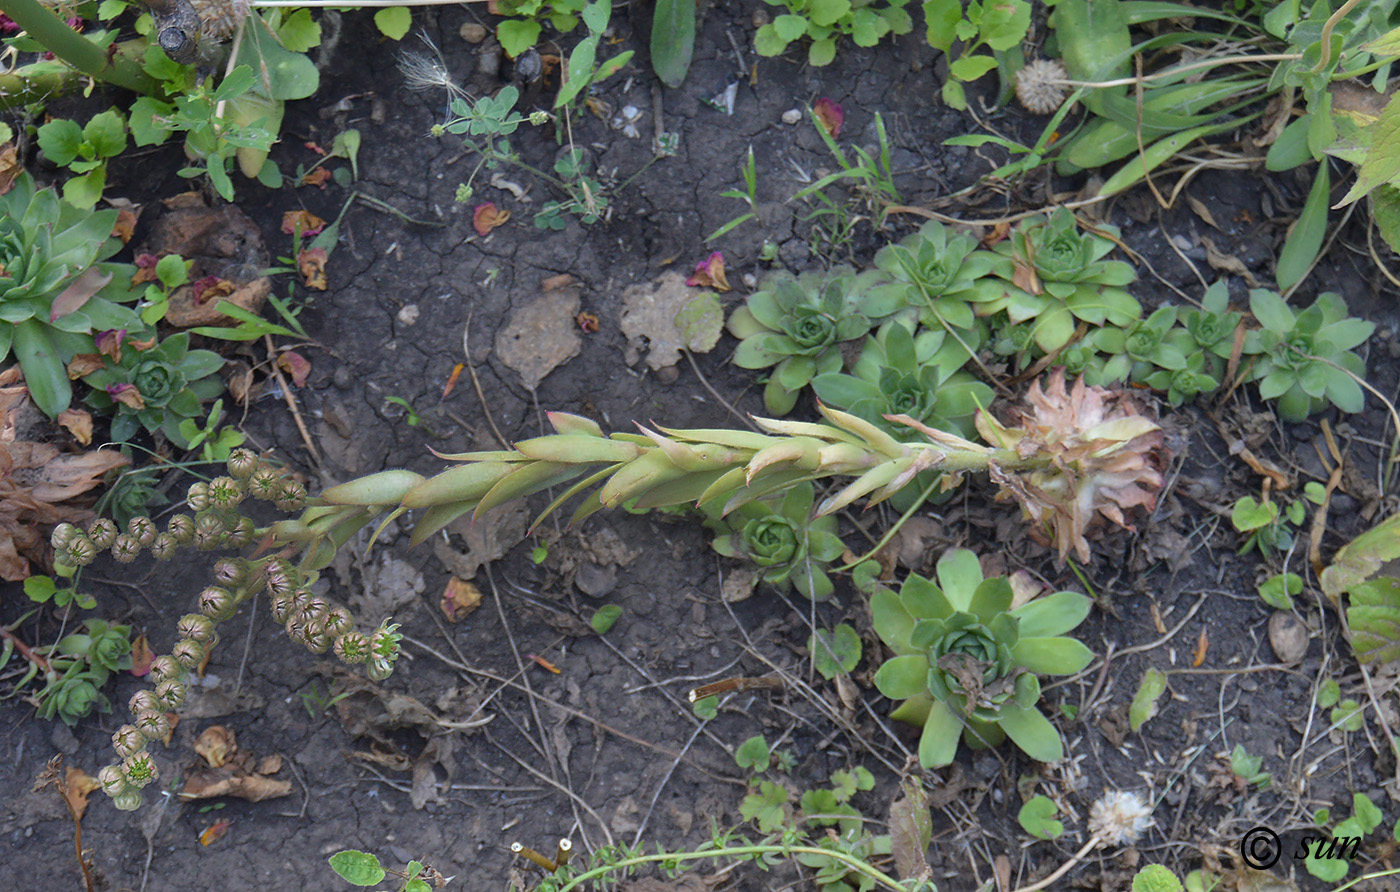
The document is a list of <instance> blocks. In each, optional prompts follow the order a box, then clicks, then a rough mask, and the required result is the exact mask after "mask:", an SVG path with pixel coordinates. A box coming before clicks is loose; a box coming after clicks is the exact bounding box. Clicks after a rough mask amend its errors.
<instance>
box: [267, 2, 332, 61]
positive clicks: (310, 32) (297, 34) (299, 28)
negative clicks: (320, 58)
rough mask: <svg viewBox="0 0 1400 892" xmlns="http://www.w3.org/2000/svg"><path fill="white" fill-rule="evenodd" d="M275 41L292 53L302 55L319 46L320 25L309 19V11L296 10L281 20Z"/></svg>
mask: <svg viewBox="0 0 1400 892" xmlns="http://www.w3.org/2000/svg"><path fill="white" fill-rule="evenodd" d="M277 39H278V40H280V41H282V45H283V46H284V47H286V48H287V49H289V50H291V51H292V52H294V53H304V52H306V51H307V50H309V49H314V48H315V47H318V46H320V45H321V23H320V22H318V21H316V20H315V19H313V18H312V17H311V10H309V9H298V10H297V11H296V12H293V13H292V14H291V15H289V16H287V17H286V18H285V19H283V20H282V24H281V25H279V26H278V28H277Z"/></svg>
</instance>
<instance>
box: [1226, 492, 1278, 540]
mask: <svg viewBox="0 0 1400 892" xmlns="http://www.w3.org/2000/svg"><path fill="white" fill-rule="evenodd" d="M1276 520H1278V503H1277V502H1259V501H1256V500H1255V498H1254V497H1253V496H1243V497H1241V498H1240V500H1239V501H1238V502H1236V503H1235V507H1234V509H1233V510H1232V511H1231V512H1230V523H1231V524H1232V525H1233V526H1234V527H1235V529H1236V530H1239V531H1240V532H1241V533H1249V532H1253V531H1254V530H1258V529H1262V528H1263V527H1266V526H1268V525H1269V524H1271V523H1273V522H1274V521H1276Z"/></svg>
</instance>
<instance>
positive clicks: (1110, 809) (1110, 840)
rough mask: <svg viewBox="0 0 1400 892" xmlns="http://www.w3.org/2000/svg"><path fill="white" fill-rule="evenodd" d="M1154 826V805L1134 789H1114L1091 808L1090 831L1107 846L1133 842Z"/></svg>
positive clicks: (1124, 844)
mask: <svg viewBox="0 0 1400 892" xmlns="http://www.w3.org/2000/svg"><path fill="white" fill-rule="evenodd" d="M1151 827H1152V806H1150V805H1148V804H1147V803H1146V802H1143V801H1142V797H1141V796H1139V795H1138V794H1137V793H1131V792H1110V793H1105V794H1103V795H1102V796H1100V797H1099V800H1098V801H1097V802H1095V803H1094V806H1093V808H1091V809H1090V810H1089V832H1090V833H1092V834H1093V835H1094V836H1097V837H1098V838H1099V839H1100V840H1102V841H1103V842H1104V843H1105V844H1107V845H1115V846H1126V845H1132V844H1133V843H1134V842H1136V841H1137V838H1138V837H1139V836H1141V835H1142V833H1143V832H1144V831H1146V830H1148V829H1150V828H1151Z"/></svg>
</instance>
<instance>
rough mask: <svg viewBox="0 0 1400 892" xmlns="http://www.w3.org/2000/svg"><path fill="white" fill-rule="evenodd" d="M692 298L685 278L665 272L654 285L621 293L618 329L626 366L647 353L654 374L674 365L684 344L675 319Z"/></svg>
mask: <svg viewBox="0 0 1400 892" xmlns="http://www.w3.org/2000/svg"><path fill="white" fill-rule="evenodd" d="M694 298H695V293H694V292H693V291H691V290H690V286H688V285H686V279H685V275H684V274H683V273H679V272H668V273H666V274H664V275H662V276H661V277H660V278H659V279H657V280H655V281H653V282H642V283H640V284H637V285H632V286H630V287H629V288H627V289H626V290H624V291H623V292H622V320H621V326H622V333H623V334H624V335H626V336H627V353H626V357H625V359H626V361H627V364H628V365H635V364H636V363H637V362H638V360H640V359H641V355H642V351H643V350H646V351H647V354H646V360H647V365H649V366H651V368H652V369H653V370H660V369H664V368H667V367H668V366H673V365H675V364H676V363H677V362H678V361H679V360H680V358H681V348H682V347H683V346H684V345H685V343H686V341H685V335H684V333H683V332H681V331H680V329H679V328H678V327H677V325H676V316H677V315H679V314H680V313H681V311H682V310H684V309H685V308H686V306H687V305H688V304H689V303H690V302H691V301H692V300H693V299H694Z"/></svg>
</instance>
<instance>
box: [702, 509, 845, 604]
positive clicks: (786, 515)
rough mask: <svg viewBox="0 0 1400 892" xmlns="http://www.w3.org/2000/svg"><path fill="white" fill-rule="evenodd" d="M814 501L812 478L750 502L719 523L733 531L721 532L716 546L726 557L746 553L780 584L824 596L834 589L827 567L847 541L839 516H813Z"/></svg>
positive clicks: (819, 597) (764, 576)
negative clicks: (779, 493) (841, 534)
mask: <svg viewBox="0 0 1400 892" xmlns="http://www.w3.org/2000/svg"><path fill="white" fill-rule="evenodd" d="M815 500H816V496H815V491H814V490H813V488H812V484H810V483H802V484H799V485H797V486H794V487H793V488H792V489H789V490H788V491H787V492H786V493H785V494H784V495H783V497H782V498H781V499H778V500H764V501H758V502H749V503H748V504H746V505H742V506H740V507H739V508H738V509H737V510H735V511H734V512H733V513H732V514H730V515H729V516H728V517H726V518H725V519H724V520H723V521H720V522H721V523H724V524H726V525H728V526H729V527H730V529H731V531H730V532H728V533H725V534H723V535H720V536H717V537H716V538H715V540H714V542H713V543H712V544H713V545H714V549H715V551H718V552H719V553H720V554H722V555H724V556H725V557H743V558H748V559H749V560H750V561H752V562H753V563H755V564H757V565H758V566H759V567H761V568H762V573H761V574H760V578H762V579H763V580H764V581H765V582H771V583H773V584H774V585H776V586H778V587H779V588H783V589H786V588H788V587H789V586H796V587H797V590H798V591H799V592H801V593H802V594H804V595H806V596H807V597H809V598H811V599H813V600H815V601H820V600H823V599H825V598H827V597H829V596H830V595H831V593H832V591H833V590H834V588H835V587H834V586H833V585H832V583H831V579H830V578H829V577H828V576H827V575H826V570H825V569H824V568H825V566H826V565H827V564H829V563H831V562H832V561H834V560H836V559H837V558H839V557H840V556H841V554H842V552H844V551H845V550H846V546H845V545H843V544H842V542H841V540H840V539H839V538H838V537H837V535H836V518H835V517H831V516H829V515H828V516H823V517H813V516H812V504H813V502H814V501H815Z"/></svg>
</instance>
